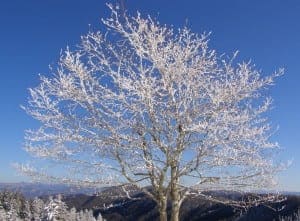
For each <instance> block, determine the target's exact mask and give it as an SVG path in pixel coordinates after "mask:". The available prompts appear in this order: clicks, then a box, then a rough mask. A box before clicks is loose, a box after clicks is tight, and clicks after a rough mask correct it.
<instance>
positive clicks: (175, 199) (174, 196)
mask: <svg viewBox="0 0 300 221" xmlns="http://www.w3.org/2000/svg"><path fill="white" fill-rule="evenodd" d="M177 172H178V168H177V166H174V165H172V166H171V190H170V199H171V204H172V209H171V221H179V210H180V206H181V202H182V200H181V196H180V189H179V186H178V183H179V179H178V177H177Z"/></svg>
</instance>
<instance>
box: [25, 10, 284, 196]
mask: <svg viewBox="0 0 300 221" xmlns="http://www.w3.org/2000/svg"><path fill="white" fill-rule="evenodd" d="M109 7H110V8H111V10H112V16H111V18H108V19H105V20H103V23H104V25H105V27H106V28H107V32H105V33H102V32H89V33H88V34H87V35H85V36H83V37H82V39H81V44H80V46H79V47H78V49H77V50H74V51H71V50H70V49H67V50H66V51H65V52H64V53H63V55H62V56H61V58H60V61H59V65H58V68H57V70H56V72H55V73H54V75H52V76H50V77H46V76H41V79H40V84H39V85H38V86H37V87H36V88H31V89H30V90H29V92H30V97H29V100H28V104H27V105H26V106H25V107H24V109H25V111H26V112H27V113H28V114H29V115H31V116H32V117H33V118H35V119H36V120H37V121H39V122H40V127H39V128H38V129H34V130H28V131H27V132H26V145H25V149H26V150H27V151H28V152H29V153H30V154H32V155H33V156H34V157H37V158H40V159H43V160H45V162H47V165H51V166H49V168H52V167H58V168H60V169H61V168H64V169H65V170H64V171H68V172H69V173H65V174H63V175H62V174H60V175H61V176H59V175H57V174H55V171H58V170H57V169H55V168H54V169H53V171H54V173H52V174H51V172H50V171H49V170H46V172H44V171H39V170H35V169H33V168H31V166H30V167H24V166H23V167H21V168H23V171H24V172H25V173H27V174H29V175H32V176H33V177H35V178H43V179H48V180H54V181H58V180H62V181H63V182H67V183H73V184H74V183H75V184H78V185H90V186H104V185H120V184H127V183H131V184H133V185H134V186H137V187H141V188H143V187H144V186H146V185H151V186H152V187H153V191H152V192H148V194H149V195H151V196H153V197H154V199H157V200H158V199H164V198H163V195H165V196H166V195H167V193H170V192H172V191H173V193H174V194H175V192H176V194H177V196H178V197H179V199H183V198H184V196H185V195H187V194H189V193H190V191H191V189H193V190H197V191H200V192H201V191H204V190H208V189H220V188H221V189H231V190H252V189H262V188H265V187H269V186H272V185H273V184H274V175H275V173H276V172H277V171H278V169H279V168H278V166H277V165H276V163H274V162H273V160H272V159H273V158H272V156H273V153H275V152H276V150H277V149H278V145H277V143H273V142H271V141H270V135H271V134H272V128H271V126H270V124H269V123H268V119H267V118H266V115H264V113H265V112H266V111H267V110H268V109H269V107H270V105H271V104H272V99H271V98H269V97H265V96H264V94H265V93H264V90H265V89H267V88H268V87H269V86H270V85H273V83H274V82H273V80H274V78H275V77H276V76H278V75H281V74H282V70H279V71H278V72H276V73H275V74H273V75H270V76H262V74H261V73H260V72H259V71H257V70H256V69H255V67H254V65H253V64H251V63H244V62H243V63H236V62H235V60H234V58H233V59H223V57H219V56H218V55H217V53H216V52H215V51H214V50H212V49H210V48H209V47H208V35H206V34H203V35H198V34H195V33H193V32H191V31H190V30H189V29H188V28H182V29H179V30H174V29H173V28H170V27H168V26H166V25H160V24H159V23H158V22H157V21H155V20H153V19H151V18H150V17H148V18H146V19H145V18H142V16H141V15H140V14H137V16H136V17H129V16H128V17H127V16H125V17H122V18H120V16H119V14H118V10H115V9H114V8H113V7H112V6H110V5H109ZM234 57H235V56H234ZM49 168H47V169H49ZM68 175H69V176H68ZM145 191H146V189H145ZM174 191H175V192H174ZM176 194H175V195H174V196H176ZM176 199H177V198H176ZM173 200H175V199H173Z"/></svg>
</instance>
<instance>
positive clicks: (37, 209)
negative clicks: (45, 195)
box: [31, 197, 45, 221]
mask: <svg viewBox="0 0 300 221" xmlns="http://www.w3.org/2000/svg"><path fill="white" fill-rule="evenodd" d="M44 208H45V204H44V201H43V200H41V199H39V198H37V197H36V198H34V199H33V201H32V202H31V213H32V218H33V220H37V221H38V220H42V219H43V217H45V214H44Z"/></svg>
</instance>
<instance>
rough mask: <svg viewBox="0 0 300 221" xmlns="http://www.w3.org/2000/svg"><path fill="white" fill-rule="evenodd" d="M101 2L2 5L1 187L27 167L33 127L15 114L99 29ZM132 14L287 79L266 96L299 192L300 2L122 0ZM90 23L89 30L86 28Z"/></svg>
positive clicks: (289, 186)
mask: <svg viewBox="0 0 300 221" xmlns="http://www.w3.org/2000/svg"><path fill="white" fill-rule="evenodd" d="M105 2H106V1H103V0H85V1H80V0H63V1H62V0H43V1H40V0H26V1H24V0H9V1H1V2H0V76H1V78H0V104H1V108H0V182H16V181H23V180H26V178H24V177H21V176H17V175H16V172H15V171H14V169H13V168H12V167H11V163H13V162H26V160H27V159H28V155H27V154H26V153H25V152H24V151H23V150H22V143H23V142H24V138H23V137H24V130H25V129H27V128H32V127H34V126H35V125H36V122H34V121H33V120H32V119H31V118H30V117H29V116H27V115H26V114H25V113H24V111H23V110H22V109H21V108H20V105H21V104H25V103H26V98H27V96H28V92H27V88H29V87H33V86H35V85H37V84H38V74H39V73H46V74H47V73H49V69H48V66H49V65H51V64H52V65H53V64H56V62H57V59H58V57H59V53H60V51H61V49H65V48H66V46H67V45H69V46H74V45H76V44H77V43H78V42H79V39H80V35H83V34H85V33H86V32H87V31H88V30H89V28H91V29H93V30H96V29H98V28H99V27H101V25H100V18H101V17H107V16H108V14H109V10H108V9H107V7H106V6H105ZM125 7H126V9H127V10H128V11H129V12H130V13H131V14H132V13H134V12H135V11H136V10H139V11H140V12H142V14H144V15H145V14H150V15H152V16H153V17H156V18H157V19H158V20H159V21H160V22H161V23H166V24H173V25H174V26H175V27H181V26H183V25H185V24H188V25H189V27H190V28H191V29H192V30H193V31H194V32H198V33H201V32H203V31H211V32H212V35H211V41H210V46H211V47H212V48H214V49H216V50H217V51H218V53H219V54H221V53H227V54H232V53H233V52H234V51H236V50H239V51H240V53H239V59H243V60H249V59H251V60H252V61H253V63H255V64H256V66H257V68H258V69H261V70H262V71H263V73H265V74H269V73H271V72H273V71H275V70H276V69H278V68H280V67H284V68H285V70H286V71H285V75H284V76H283V77H281V78H279V79H278V80H277V82H276V86H275V87H273V88H272V89H271V90H270V91H269V93H270V95H271V96H272V97H273V98H274V100H275V103H274V109H273V110H271V112H270V119H271V121H272V123H273V124H274V125H279V131H278V132H277V133H276V134H275V135H274V137H273V140H276V141H278V142H279V143H280V145H281V146H282V148H284V149H285V150H284V151H283V152H282V154H281V158H282V160H283V161H286V160H288V159H293V164H292V166H291V167H290V168H289V169H288V170H287V171H285V172H284V173H282V174H280V183H281V186H282V188H283V189H285V190H290V191H300V175H299V174H300V172H299V171H300V148H299V144H300V142H299V140H300V134H299V132H300V114H299V111H300V86H299V82H300V60H299V59H300V13H299V11H300V1H297V0H294V1H292V0H285V1H283V0H268V1H261V0H227V1H222V0H189V1H183V0H164V1H162V0H151V1H134V0H126V1H125ZM89 24H90V25H91V26H90V27H89Z"/></svg>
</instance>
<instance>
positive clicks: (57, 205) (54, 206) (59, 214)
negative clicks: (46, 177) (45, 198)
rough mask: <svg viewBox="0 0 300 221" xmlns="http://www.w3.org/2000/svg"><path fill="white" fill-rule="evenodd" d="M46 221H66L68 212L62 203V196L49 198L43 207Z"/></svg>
mask: <svg viewBox="0 0 300 221" xmlns="http://www.w3.org/2000/svg"><path fill="white" fill-rule="evenodd" d="M45 214H46V220H47V221H67V220H68V210H67V205H66V204H65V203H64V202H63V201H62V196H61V195H58V196H57V197H56V198H53V197H50V198H49V202H48V204H47V206H46V207H45Z"/></svg>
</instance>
